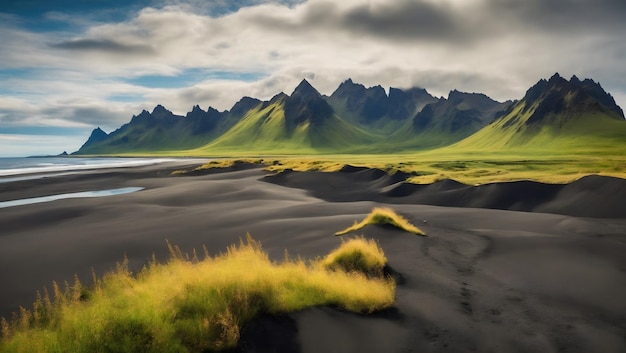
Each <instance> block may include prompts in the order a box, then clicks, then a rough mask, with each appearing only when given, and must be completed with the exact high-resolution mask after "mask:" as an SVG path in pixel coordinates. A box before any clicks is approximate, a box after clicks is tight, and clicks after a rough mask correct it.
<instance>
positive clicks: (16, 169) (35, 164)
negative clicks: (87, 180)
mask: <svg viewBox="0 0 626 353" xmlns="http://www.w3.org/2000/svg"><path fill="white" fill-rule="evenodd" d="M171 161H176V159H167V158H74V157H28V158H22V157H10V158H0V182H2V181H5V182H6V181H7V179H8V178H4V177H9V176H15V175H23V174H32V173H61V172H72V171H78V170H86V169H100V168H117V167H133V166H142V165H151V164H157V163H163V162H171Z"/></svg>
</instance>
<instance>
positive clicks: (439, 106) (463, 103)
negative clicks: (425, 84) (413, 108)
mask: <svg viewBox="0 0 626 353" xmlns="http://www.w3.org/2000/svg"><path fill="white" fill-rule="evenodd" d="M509 105H510V103H500V102H497V101H494V100H493V99H491V98H489V97H487V96H486V95H484V94H479V93H464V92H459V91H457V90H453V91H451V92H450V93H449V94H448V99H443V98H442V99H440V100H438V101H437V102H436V103H432V104H428V105H426V106H425V107H424V108H423V109H422V110H421V111H420V112H419V113H417V114H416V115H415V118H414V119H413V128H414V130H415V132H416V133H423V132H426V131H429V130H435V131H436V132H437V133H443V134H444V135H445V134H449V135H454V136H457V137H466V136H469V135H471V134H472V133H474V132H476V131H478V130H480V129H481V128H483V127H485V126H487V124H489V123H490V122H491V121H492V120H493V119H494V117H495V116H496V114H498V113H499V112H501V111H502V110H504V109H505V108H507V107H508V106H509Z"/></svg>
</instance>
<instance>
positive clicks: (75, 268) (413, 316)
mask: <svg viewBox="0 0 626 353" xmlns="http://www.w3.org/2000/svg"><path fill="white" fill-rule="evenodd" d="M176 168H177V167H176V166H173V165H169V166H163V165H161V166H150V167H140V168H128V169H115V170H106V171H95V172H82V173H79V174H73V175H66V176H60V177H56V178H49V179H38V180H28V181H21V182H13V183H6V184H0V201H2V200H10V199H17V198H25V197H35V196H44V195H50V194H58V193H64V192H77V191H88V190H102V189H112V188H120V187H127V186H140V187H146V190H143V191H140V192H136V193H132V194H126V195H118V196H110V197H103V198H92V199H71V200H60V201H55V202H50V203H42V204H34V205H27V206H17V207H11V208H4V209H0V315H4V316H7V315H10V312H11V311H15V310H17V307H18V305H25V306H28V305H30V304H31V303H32V301H33V299H34V295H35V291H36V290H38V289H41V288H42V287H43V286H46V285H47V286H48V287H50V284H51V282H52V281H53V280H56V281H57V282H63V281H65V280H68V281H71V280H72V277H73V275H74V273H77V274H78V275H79V277H80V278H81V279H83V280H84V281H85V282H87V280H88V279H89V278H90V277H91V269H92V268H94V269H95V270H96V272H98V273H102V272H103V271H106V270H108V269H111V268H112V267H114V265H115V262H116V261H119V260H121V259H122V258H123V256H124V255H125V254H126V256H127V257H128V258H129V260H130V264H131V267H134V268H140V267H141V266H142V265H143V264H144V263H145V262H146V261H147V260H148V259H149V258H150V257H151V255H152V253H153V252H154V253H156V254H157V256H158V257H160V258H165V257H166V253H167V248H166V244H165V239H168V240H169V241H170V242H172V243H174V244H178V245H180V246H181V247H182V248H183V249H184V250H188V251H190V250H191V249H192V248H197V249H200V248H201V246H202V245H203V244H206V245H207V247H208V248H209V249H210V251H212V252H215V253H217V252H221V251H223V250H224V249H225V247H226V246H227V245H230V244H232V243H234V242H236V241H238V240H239V238H240V237H242V236H244V235H245V233H246V232H250V233H251V234H252V236H253V237H254V238H255V239H257V240H260V241H261V242H262V243H263V246H264V248H265V249H266V250H267V251H268V252H269V253H270V255H271V256H274V257H276V258H282V256H283V253H284V249H287V250H288V251H289V252H290V253H291V254H300V255H302V256H304V257H315V256H319V255H323V254H325V253H327V252H328V251H329V250H331V249H332V248H334V247H336V246H337V245H338V244H339V243H340V241H341V240H340V239H339V238H337V237H334V236H333V233H334V232H336V231H337V230H340V229H343V228H344V227H346V226H348V225H350V224H352V223H353V221H354V220H357V219H361V218H362V217H363V216H364V215H365V214H366V213H368V212H369V211H370V210H371V208H372V207H373V206H375V205H381V204H382V205H386V203H393V204H392V205H388V206H391V207H392V208H394V209H395V210H397V211H398V212H400V213H401V214H403V215H404V216H406V217H407V218H408V219H409V220H410V221H412V222H413V223H415V224H416V225H418V226H419V227H420V228H422V229H423V230H424V231H426V232H427V233H428V235H429V236H428V237H418V236H414V235H409V234H407V233H403V232H400V231H396V230H390V229H388V228H381V227H368V228H365V229H364V230H363V231H362V232H360V233H359V234H365V235H366V236H368V237H373V238H376V239H378V241H379V242H380V244H381V246H382V248H383V249H384V250H385V253H386V255H387V257H388V259H389V263H390V265H391V267H392V268H393V269H394V270H395V271H396V272H398V275H397V276H398V283H399V285H398V288H397V298H396V300H397V305H396V307H395V308H394V309H393V310H388V311H386V312H383V313H378V314H376V315H373V316H362V315H356V314H351V313H346V312H342V311H339V310H336V309H332V308H315V309H310V310H305V311H302V312H298V313H293V314H290V315H287V316H284V317H278V318H275V317H274V318H272V317H266V318H261V319H259V320H257V321H255V322H253V323H252V324H251V325H250V326H249V327H248V328H247V330H246V331H245V332H244V337H243V343H242V345H243V346H242V350H243V351H247V352H253V351H255V352H271V351H300V352H321V351H324V352H471V351H476V352H624V351H625V350H626V339H625V337H626V301H624V299H623V298H626V256H624V254H626V217H624V215H623V213H619V212H617V213H611V212H612V211H611V210H612V209H614V208H615V206H621V207H618V208H621V210H620V212H623V208H624V207H623V206H624V201H616V200H613V199H612V198H611V197H613V196H614V195H618V196H620V195H623V194H622V193H623V192H624V188H623V187H621V186H619V187H618V186H615V185H623V184H614V183H613V182H614V181H606V180H605V179H598V177H592V178H591V179H589V180H583V181H584V182H585V183H587V182H588V183H590V185H588V184H583V183H581V184H578V185H577V184H576V183H574V184H571V185H569V186H563V187H561V188H560V189H559V190H557V191H554V192H545V195H548V196H542V195H544V191H542V190H543V189H541V188H542V186H536V185H535V186H536V187H537V188H538V190H540V191H541V193H538V194H536V195H535V196H537V197H535V199H537V198H539V199H541V200H539V201H537V200H535V201H532V202H531V201H523V200H525V199H523V197H527V196H528V195H527V194H530V193H531V192H530V191H524V190H535V189H533V187H530V189H527V188H526V187H527V185H524V184H515V187H519V188H520V189H519V190H521V191H518V192H514V193H511V192H509V191H506V190H505V191H500V190H499V189H498V188H501V187H502V185H497V184H495V185H492V186H489V187H487V186H486V187H485V188H482V189H481V191H480V192H477V191H474V192H476V194H472V193H471V192H470V193H466V194H464V195H466V196H464V197H467V198H461V197H457V196H446V197H447V200H455V199H456V200H459V199H461V200H466V201H465V202H466V203H460V204H458V205H461V206H473V207H491V206H492V204H489V203H486V201H480V202H478V201H476V202H477V204H473V203H471V202H470V201H471V200H470V199H471V197H475V198H478V199H481V200H482V199H494V200H500V201H499V203H498V205H505V206H506V204H509V205H514V206H508V207H491V208H511V209H518V210H523V211H535V212H518V211H509V210H494V209H485V208H469V207H464V208H459V207H440V206H431V205H418V204H416V203H420V199H419V198H418V197H417V196H415V195H417V194H419V192H417V191H415V190H408V191H406V190H404V191H403V190H401V188H402V184H398V181H399V180H395V179H394V177H388V176H386V175H382V174H380V173H379V172H377V171H353V172H352V173H344V174H346V175H348V178H347V179H346V175H341V174H329V175H324V176H320V175H319V174H315V173H306V174H300V173H286V174H283V175H282V176H279V177H272V178H270V180H271V181H272V182H273V183H268V182H265V181H264V180H262V179H263V177H264V176H265V175H266V173H265V172H263V171H262V170H260V169H247V168H245V167H240V169H241V170H235V171H233V170H230V171H227V172H219V173H218V172H215V173H211V174H207V175H197V176H170V175H169V172H170V171H171V170H173V169H176ZM294 175H300V176H294ZM281 178H282V180H281ZM324 178H328V179H324ZM290 179H291V180H290ZM277 184H286V185H290V186H295V187H299V188H302V189H295V188H288V187H284V186H281V185H277ZM594 185H595V186H594ZM607 185H609V186H607ZM424 188H429V190H430V191H428V193H425V194H424V195H430V196H429V197H435V196H436V195H437V194H438V193H439V194H443V195H446V194H447V193H449V194H452V195H454V192H455V190H463V189H464V188H466V186H464V185H459V184H454V183H453V182H446V184H434V185H431V186H428V187H424ZM585 188H587V189H585ZM304 189H307V190H310V191H306V190H304ZM408 189H410V188H408ZM502 189H506V187H504V188H502ZM547 189H549V188H547ZM598 190H600V191H598ZM309 192H310V193H311V194H310V193H309ZM422 192H423V191H422ZM456 192H459V191H456ZM490 193H493V194H490ZM313 195H316V196H317V197H316V196H313ZM515 195H521V196H520V197H522V201H519V200H518V201H517V202H516V201H515V200H514V197H515ZM585 195H586V196H585ZM607 195H608V196H611V197H608V196H607ZM531 196H532V195H531ZM411 197H414V199H411ZM442 197H443V196H442ZM324 199H326V200H324ZM544 199H545V200H544ZM328 200H333V201H341V202H332V201H328ZM355 200H360V201H355ZM367 200H370V201H367ZM371 200H373V201H371ZM622 200H624V198H622ZM447 202H449V203H451V202H452V201H447ZM457 202H458V201H457ZM611 202H613V204H611ZM615 202H620V203H619V204H617V205H615V204H614V203H615ZM413 203H415V204H413ZM424 203H429V202H424ZM494 203H495V202H494ZM580 203H583V205H584V204H586V205H587V208H592V209H593V211H584V209H585V207H582V206H581V205H580ZM568 204H571V206H567V205H568ZM528 205H531V206H528ZM555 205H556V206H559V207H556V206H555ZM607 205H608V206H607ZM566 206H567V207H569V208H567V207H566ZM609 206H611V207H609ZM555 209H557V211H558V210H561V211H560V212H556V211H554V210H555ZM564 209H565V211H562V210H564ZM581 210H583V211H584V212H593V214H592V215H593V216H594V217H595V218H583V217H580V214H579V212H582V211H581ZM537 211H542V212H551V213H539V212H537ZM604 211H606V212H604ZM554 213H561V214H554ZM568 214H569V215H568ZM572 215H575V216H572ZM588 216H589V215H588ZM424 220H425V221H426V223H424V222H423V221H424Z"/></svg>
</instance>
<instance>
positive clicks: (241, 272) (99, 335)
mask: <svg viewBox="0 0 626 353" xmlns="http://www.w3.org/2000/svg"><path fill="white" fill-rule="evenodd" d="M349 244H351V242H347V243H345V244H343V245H342V246H350V245H349ZM368 244H369V245H368V246H374V245H375V244H374V243H371V244H370V243H368ZM378 250H380V249H379V248H377V249H376V251H378ZM363 251H369V250H368V249H367V246H366V247H365V248H364V250H363ZM170 252H171V254H172V257H171V259H170V260H169V261H168V262H167V263H165V264H160V263H158V262H157V261H156V260H153V261H152V262H151V263H150V264H149V265H147V266H146V267H145V268H144V269H143V270H141V271H140V272H139V273H138V274H136V275H132V274H131V273H130V271H129V270H128V268H127V265H126V264H125V263H122V264H119V265H118V267H117V270H116V271H114V272H111V273H108V274H106V275H105V276H103V277H102V278H94V281H95V284H94V286H93V287H90V288H85V287H83V286H82V285H81V284H80V281H78V279H76V280H75V282H74V284H72V285H69V284H66V286H65V290H62V289H60V288H59V286H57V285H56V284H54V285H53V291H52V296H53V299H52V298H50V296H49V295H48V294H47V291H44V294H43V295H40V296H39V299H38V300H37V301H36V302H35V304H34V306H33V309H32V310H30V311H29V310H26V309H21V312H20V314H19V315H18V316H16V317H14V318H13V319H12V320H11V321H10V322H9V321H6V320H4V319H3V320H2V325H1V327H2V333H3V336H2V340H1V341H0V352H204V351H215V350H218V351H219V350H226V349H230V348H232V347H234V346H235V345H236V344H237V342H238V340H239V336H240V332H241V329H242V327H243V326H244V325H245V324H246V322H249V321H250V320H251V319H253V318H254V317H257V316H259V315H262V314H279V313H285V312H291V311H296V310H301V309H304V308H307V307H312V306H320V305H332V306H337V307H341V308H344V309H346V310H350V311H353V312H361V313H371V312H374V311H377V310H381V309H384V308H387V307H390V306H392V305H393V303H394V293H395V283H394V282H393V280H391V279H388V278H382V277H378V278H375V277H367V276H366V275H365V274H363V273H361V272H355V271H352V272H346V271H344V270H341V269H336V270H329V269H327V266H328V265H327V263H323V260H317V261H312V262H308V263H307V262H305V261H303V260H302V259H298V260H292V259H289V258H287V257H286V258H285V260H283V261H282V262H280V263H278V262H273V261H271V260H270V259H269V258H268V256H267V254H266V253H264V252H263V251H262V249H261V247H260V244H259V243H258V242H256V241H254V240H252V239H251V238H250V237H248V238H247V240H246V241H241V243H240V244H239V245H238V246H232V247H230V248H228V251H227V252H226V253H225V254H222V255H219V256H216V257H210V256H209V255H208V254H207V251H206V249H205V257H204V259H202V260H199V259H198V257H197V256H196V254H195V251H194V253H193V256H188V255H184V254H183V253H182V252H181V250H180V249H179V248H177V247H173V246H170ZM369 252H371V251H369ZM369 252H368V253H369ZM374 252H375V251H374ZM381 253H382V252H381Z"/></svg>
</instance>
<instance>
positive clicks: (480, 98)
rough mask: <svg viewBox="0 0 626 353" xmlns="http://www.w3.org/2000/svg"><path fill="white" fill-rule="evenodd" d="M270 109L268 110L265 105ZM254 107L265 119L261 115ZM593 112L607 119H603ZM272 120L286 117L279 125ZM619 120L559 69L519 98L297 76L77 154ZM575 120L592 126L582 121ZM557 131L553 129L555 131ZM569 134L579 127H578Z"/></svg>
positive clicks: (414, 136)
mask: <svg viewBox="0 0 626 353" xmlns="http://www.w3.org/2000/svg"><path fill="white" fill-rule="evenodd" d="M270 106H271V108H272V109H266V108H268V107H270ZM276 109H278V110H276ZM260 111H264V112H263V114H266V116H263V117H260V116H259V115H258V114H259V112H260ZM276 113H278V114H276ZM282 113H284V117H283V116H282ZM272 114H274V115H272ZM596 116H600V119H601V120H602V121H604V122H606V120H607V119H608V120H609V123H608V124H605V125H602V122H597V121H596V118H595V117H596ZM269 118H271V119H273V120H271V121H272V122H274V123H272V124H267V125H264V122H265V121H266V120H264V119H269ZM255 119H256V120H258V121H259V122H260V123H259V124H257V125H254V126H253V127H252V128H251V129H252V130H254V131H253V132H250V131H248V130H250V129H248V130H246V131H247V132H246V133H247V134H248V135H245V136H244V135H242V133H241V131H242V130H238V129H233V127H235V126H236V125H237V124H238V123H239V122H242V120H245V121H246V122H247V121H256V120H255ZM277 119H284V124H283V121H282V120H277ZM576 119H578V120H576ZM589 119H594V120H593V121H590V120H589ZM611 119H614V120H611ZM615 119H616V120H621V121H624V113H623V111H622V110H621V109H620V107H618V106H617V105H616V104H615V100H614V99H613V97H611V95H609V94H608V93H606V92H605V91H604V90H603V89H602V87H601V86H600V85H599V84H598V83H596V82H594V81H593V80H590V79H585V80H582V81H581V80H579V79H578V78H577V77H576V76H574V77H572V79H571V80H570V81H567V80H565V79H563V78H562V77H560V76H559V75H558V74H556V75H554V76H553V77H551V78H550V79H549V80H540V81H539V82H537V84H535V85H534V86H533V87H531V88H530V89H528V91H527V92H526V95H525V97H524V98H523V99H522V100H520V101H517V102H505V103H499V102H496V101H494V100H492V99H491V98H489V97H487V96H486V95H484V94H479V93H464V92H459V91H456V90H453V91H451V92H450V93H449V95H448V97H447V98H441V99H438V98H435V97H433V96H431V95H430V94H429V93H428V92H427V91H426V90H424V89H422V88H412V89H409V90H401V89H397V88H393V87H392V88H390V89H389V95H387V94H386V93H385V90H384V89H383V88H382V87H381V86H374V87H370V88H366V87H365V86H363V85H361V84H356V83H354V82H353V81H352V80H350V79H348V80H346V81H345V82H343V83H342V84H341V85H340V86H339V87H338V88H337V90H335V92H333V94H332V95H331V96H330V97H325V96H322V95H321V94H320V93H319V92H318V91H317V90H316V89H315V88H314V87H313V86H312V85H311V84H310V83H309V82H308V81H306V80H302V82H300V84H299V85H298V86H297V87H296V88H295V90H294V91H293V93H292V94H291V95H290V96H289V95H287V94H285V93H279V94H277V95H276V96H274V97H273V98H272V99H271V100H270V101H266V102H262V101H260V100H258V99H254V98H250V97H243V98H242V99H241V100H239V101H238V102H237V103H236V104H235V105H234V106H233V107H232V108H231V110H230V111H224V112H219V111H217V110H216V109H213V108H211V107H209V108H208V109H207V111H204V110H202V109H201V108H200V106H198V105H196V106H194V107H193V109H192V110H191V111H190V112H188V113H187V114H186V116H184V117H183V116H179V115H175V114H173V113H172V112H171V111H169V110H167V109H166V108H165V107H164V106H162V105H157V106H156V107H155V108H154V109H153V110H152V112H148V111H146V110H144V111H142V112H141V113H140V114H139V115H136V116H133V117H132V119H131V121H130V122H129V123H127V124H125V125H123V126H122V127H120V128H119V129H117V130H115V131H114V132H112V133H111V134H108V135H107V134H106V133H105V132H104V131H102V130H101V129H100V128H98V129H95V130H94V131H93V132H92V134H91V136H90V137H89V139H88V140H87V142H85V144H84V145H83V146H82V147H81V149H80V150H79V151H78V152H77V153H78V154H99V153H102V154H111V153H119V152H142V151H161V150H168V151H171V150H176V149H188V148H196V147H201V146H206V145H207V144H209V143H211V142H213V141H217V140H218V139H220V138H221V137H222V136H228V137H227V138H228V139H229V141H236V142H237V141H244V140H245V141H249V142H250V143H251V146H254V144H255V143H256V142H255V140H254V139H255V136H265V137H266V138H267V136H270V137H272V138H280V139H282V140H281V141H283V140H285V141H286V140H288V139H289V138H291V136H292V133H293V132H294V131H295V130H296V128H298V127H302V130H298V131H299V133H300V135H298V136H299V138H303V137H302V136H304V135H302V134H301V133H302V132H306V134H307V135H306V137H304V138H303V141H308V142H307V143H310V146H311V147H313V148H317V146H320V148H322V147H323V148H326V149H328V148H329V146H332V148H355V147H357V148H362V147H364V146H367V147H368V148H370V147H371V146H370V145H371V144H372V143H375V142H380V143H381V146H385V148H395V147H394V146H396V144H397V145H398V146H400V147H401V148H432V147H435V146H444V145H447V144H450V143H453V142H457V141H459V140H460V139H463V138H465V137H467V136H469V135H471V134H473V133H475V132H477V131H478V130H480V129H481V128H483V127H486V126H487V125H489V127H490V128H492V129H491V130H494V129H496V128H498V129H509V130H511V129H515V131H517V132H518V134H527V135H528V136H531V135H532V133H536V132H537V131H539V129H536V128H535V127H545V126H549V127H556V128H558V129H560V128H561V127H563V126H565V128H567V126H570V125H568V122H569V121H571V120H575V121H577V122H578V123H577V126H585V127H586V126H594V128H595V125H602V126H605V127H606V126H609V129H611V126H613V125H611V122H615ZM268 121H269V120H268ZM276 121H280V123H276V124H275V122H276ZM581 121H583V122H585V123H589V122H590V123H591V125H589V124H587V125H581V124H580V122H581ZM624 123H625V124H626V122H624ZM255 124H256V123H255ZM241 126H245V124H243V125H241ZM250 126H252V125H250ZM407 127H410V128H407ZM257 128H259V129H260V128H263V129H264V130H263V133H258V132H255V131H256V130H255V129H257ZM618 128H619V127H618ZM272 129H273V130H272ZM275 129H285V130H284V131H282V130H281V131H278V130H275ZM558 129H555V131H561V130H558ZM244 130H245V129H244ZM491 130H490V131H491ZM595 130H598V131H600V130H602V127H600V128H599V129H595ZM511 131H512V130H511ZM520 131H521V132H520ZM533 131H534V132H533ZM568 131H570V134H576V133H579V131H581V130H580V129H579V130H575V129H570V130H568ZM602 131H604V130H602ZM483 135H484V134H483ZM509 135H515V134H510V133H509V134H508V135H507V136H509ZM596 135H597V134H596ZM613 135H615V134H613ZM389 136H391V137H389ZM481 136H482V135H481ZM524 136H526V135H524ZM598 136H599V135H598ZM496 139H497V138H496ZM526 140H528V139H526ZM267 141H268V140H264V142H265V144H266V145H268V144H267ZM270 141H272V140H270ZM237 143H239V142H237Z"/></svg>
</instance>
